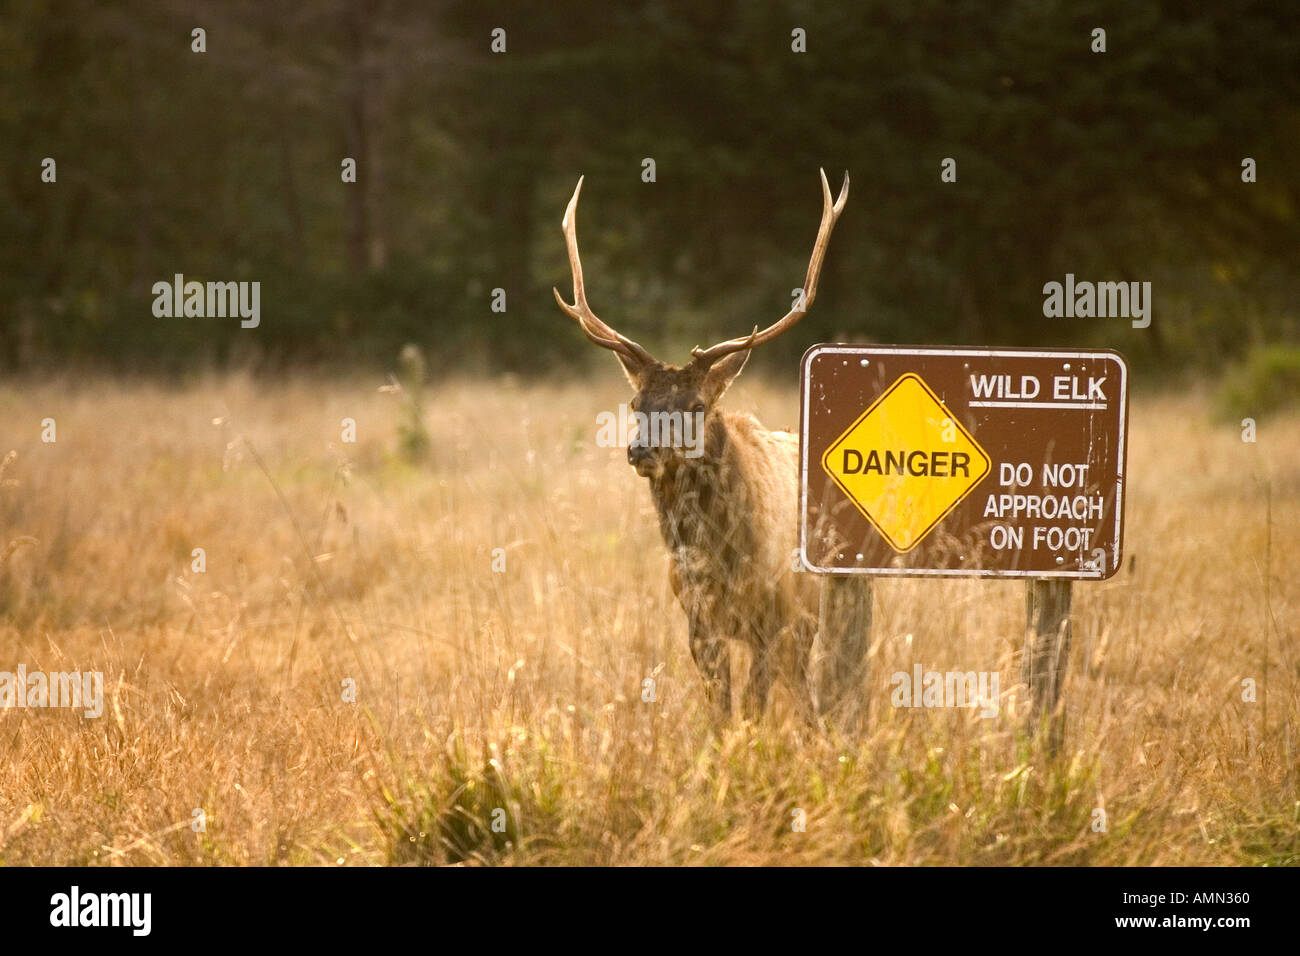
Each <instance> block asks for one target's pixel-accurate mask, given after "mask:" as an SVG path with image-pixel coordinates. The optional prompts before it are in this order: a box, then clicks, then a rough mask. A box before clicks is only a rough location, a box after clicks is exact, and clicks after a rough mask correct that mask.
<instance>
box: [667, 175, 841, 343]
mask: <svg viewBox="0 0 1300 956" xmlns="http://www.w3.org/2000/svg"><path fill="white" fill-rule="evenodd" d="M820 172H821V177H822V220H821V225H820V226H818V227H817V241H816V242H815V243H813V251H812V259H811V260H809V262H808V275H807V277H806V278H805V279H804V283H803V296H802V302H801V303H800V305H801V306H802V308H799V307H796V308H793V309H791V310H790V311H789V312H787V313H786V314H785V317H784V318H782V319H780V320H779V321H777V322H774V323H773V324H771V325H769V326H768V327H767V328H765V329H764V330H763V331H761V332H760V331H759V330H758V328H757V327H755V329H754V331H753V332H751V333H750V334H749V335H746V336H742V337H741V338H738V339H728V340H727V341H725V342H719V343H718V344H717V345H712V346H710V347H709V348H707V349H702V348H699V347H698V346H697V347H695V348H694V349H692V350H691V355H693V356H694V357H695V361H696V362H699V363H700V364H702V365H712V364H713V363H714V362H716V361H717V360H718V359H720V358H722V357H723V356H724V355H730V354H731V353H732V352H743V351H746V350H747V349H752V348H754V347H755V346H757V345H762V344H763V343H764V342H770V341H772V339H774V338H776V337H777V336H778V335H780V334H781V333H782V332H784V331H786V330H787V329H789V328H790V327H791V326H793V325H794V324H795V323H797V322H798V321H799V320H800V319H802V318H803V317H804V314H805V313H806V312H807V311H808V308H809V307H810V306H811V305H812V304H813V298H814V297H815V296H816V295H817V279H818V278H819V277H820V276H821V271H822V259H824V258H825V257H826V247H827V245H829V244H830V241H831V230H832V229H834V228H835V223H836V221H837V220H838V219H839V218H840V213H841V212H842V211H843V210H844V203H845V202H846V201H847V200H848V198H849V174H848V172H845V173H844V185H843V186H841V187H840V195H839V197H838V198H837V199H836V200H835V201H834V202H833V203H832V202H831V186H830V183H828V182H827V181H826V170H824V169H823V170H821V171H820Z"/></svg>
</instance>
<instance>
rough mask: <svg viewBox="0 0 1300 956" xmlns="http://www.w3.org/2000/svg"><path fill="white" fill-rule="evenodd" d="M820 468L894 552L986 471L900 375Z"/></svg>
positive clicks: (914, 379) (927, 398)
mask: <svg viewBox="0 0 1300 956" xmlns="http://www.w3.org/2000/svg"><path fill="white" fill-rule="evenodd" d="M822 467H823V468H824V469H826V473H827V474H828V475H830V476H831V478H832V479H833V480H834V481H835V483H836V484H837V485H839V487H840V490H841V491H843V492H844V493H845V494H846V495H848V496H849V499H850V500H851V501H852V502H853V503H854V504H855V505H857V507H858V510H859V511H861V512H862V514H863V515H864V516H865V517H866V519H867V520H868V521H870V522H871V524H872V526H873V527H874V528H875V529H876V530H877V531H879V532H880V533H881V535H883V536H884V538H885V540H886V541H888V542H889V545H890V547H892V548H893V549H894V550H895V551H898V552H900V553H903V552H907V551H911V550H912V549H913V548H915V547H916V546H917V545H918V544H920V542H921V539H922V538H924V537H925V536H926V535H927V534H929V533H930V532H931V531H932V530H933V529H934V527H935V525H937V524H938V523H939V522H940V521H941V520H943V517H944V516H945V515H946V514H948V512H950V511H952V509H953V508H955V507H956V506H957V503H958V502H960V501H961V500H962V499H963V498H965V497H966V496H967V495H968V494H969V493H970V492H971V490H972V489H973V488H974V487H975V486H976V485H978V484H979V483H980V481H981V480H983V478H984V476H985V475H987V474H988V473H989V456H988V455H986V454H985V453H984V449H983V448H981V447H980V446H979V444H978V443H977V442H976V441H975V439H974V438H973V437H972V436H971V434H970V432H968V431H966V429H965V428H963V427H962V424H961V422H959V421H958V420H957V418H956V416H954V415H953V414H952V413H951V412H949V411H948V409H947V408H945V407H944V404H943V402H941V401H940V400H939V396H937V395H935V394H934V392H933V391H931V390H930V386H928V385H926V384H925V382H924V381H922V380H921V377H920V376H919V375H916V374H915V373H913V372H908V373H907V374H906V375H903V376H900V377H899V379H898V381H896V382H894V384H893V385H891V386H889V388H888V389H886V390H885V393H884V394H883V395H881V396H880V397H879V398H878V399H876V401H875V402H873V403H872V405H871V407H870V408H868V409H867V410H866V411H865V412H863V413H862V414H861V415H860V416H858V420H857V421H855V422H854V423H853V424H852V425H850V426H849V428H848V430H847V431H845V432H844V434H843V435H841V436H840V437H839V438H837V439H836V440H835V441H834V442H833V443H832V444H831V446H830V447H829V448H827V449H826V454H824V455H822Z"/></svg>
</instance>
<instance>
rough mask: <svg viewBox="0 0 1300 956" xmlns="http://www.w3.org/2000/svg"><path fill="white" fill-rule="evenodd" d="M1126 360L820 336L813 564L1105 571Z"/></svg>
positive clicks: (807, 538)
mask: <svg viewBox="0 0 1300 956" xmlns="http://www.w3.org/2000/svg"><path fill="white" fill-rule="evenodd" d="M1127 380H1128V369H1127V366H1126V364H1125V362H1124V359H1123V357H1122V356H1120V355H1119V354H1118V353H1116V352H1112V351H1070V352H1064V351H1063V352H1045V351H1035V350H1029V349H1006V350H998V351H991V350H983V349H909V348H888V347H874V346H873V347H866V346H840V345H819V346H816V347H814V348H813V349H810V350H809V352H808V353H807V354H806V355H805V356H804V360H803V365H802V386H803V387H802V394H803V399H802V406H803V407H802V414H801V429H800V439H801V481H800V499H801V500H800V511H801V521H800V546H801V551H802V558H803V561H804V563H805V565H806V566H807V567H808V568H810V569H811V570H813V571H823V572H832V573H869V574H901V575H907V574H912V575H983V576H1008V577H1017V576H1019V577H1076V578H1093V579H1097V578H1105V577H1109V576H1110V575H1111V574H1113V573H1114V572H1115V571H1116V570H1117V569H1118V567H1119V562H1120V555H1121V551H1120V549H1121V541H1122V529H1123V520H1122V519H1123V465H1124V450H1125V444H1124V442H1125V413H1126V406H1127V389H1128V381H1127Z"/></svg>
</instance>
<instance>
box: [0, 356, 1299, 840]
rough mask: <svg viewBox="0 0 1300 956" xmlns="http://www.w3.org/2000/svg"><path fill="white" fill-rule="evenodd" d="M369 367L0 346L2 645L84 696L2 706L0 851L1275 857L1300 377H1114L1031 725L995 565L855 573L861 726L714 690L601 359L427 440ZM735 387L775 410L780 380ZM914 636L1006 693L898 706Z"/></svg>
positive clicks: (784, 404) (778, 417) (925, 661)
mask: <svg viewBox="0 0 1300 956" xmlns="http://www.w3.org/2000/svg"><path fill="white" fill-rule="evenodd" d="M377 384H379V383H377V382H358V383H342V384H340V383H338V382H331V381H326V380H316V381H307V380H296V381H292V382H290V383H288V384H275V383H270V382H264V381H257V380H253V379H249V378H246V377H240V376H232V377H228V378H220V379H213V380H209V381H204V382H200V383H196V384H195V385H194V386H193V387H189V388H185V389H180V390H169V389H165V388H162V387H158V386H154V385H149V384H123V383H113V382H110V381H89V382H87V381H65V382H39V383H38V382H26V383H21V384H17V385H15V384H12V383H11V384H8V385H4V386H0V456H3V455H4V454H5V453H6V452H8V451H9V450H11V449H12V450H13V451H14V452H15V453H16V454H15V456H14V457H13V458H12V460H11V461H9V463H8V464H7V466H6V467H5V469H4V473H3V476H2V479H0V481H2V482H3V483H2V484H0V646H3V648H4V652H3V654H2V655H0V670H13V669H15V667H16V666H17V665H18V664H24V665H26V667H27V668H28V670H29V671H32V670H38V669H43V670H98V671H102V672H103V673H104V676H105V698H106V703H105V713H104V716H103V718H101V719H98V720H88V719H85V718H84V717H82V715H81V714H80V713H79V712H77V713H73V712H68V711H56V710H44V711H33V710H16V709H15V710H0V750H2V752H3V759H4V765H5V773H4V775H3V778H2V780H0V862H3V863H6V864H11V865H12V864H29V863H35V864H109V865H115V864H267V863H293V864H334V863H344V864H376V863H390V862H391V863H407V862H418V863H438V862H448V861H451V862H454V861H460V860H468V861H487V862H500V863H596V864H638V863H640V864H683V863H712V864H771V863H791V864H823V863H884V864H918V863H923V864H935V863H962V864H971V863H973V864H1003V863H1023V864H1179V863H1191V864H1258V863H1272V864H1282V863H1296V862H1298V861H1300V803H1298V802H1297V766H1296V763H1297V760H1296V752H1297V746H1296V745H1297V741H1296V739H1295V728H1296V717H1297V684H1298V682H1300V672H1298V670H1297V668H1298V667H1300V659H1298V658H1297V653H1296V640H1295V635H1296V621H1297V610H1298V609H1300V576H1298V575H1296V574H1295V572H1294V569H1295V568H1296V567H1297V566H1300V535H1298V534H1297V529H1298V528H1300V419H1298V418H1296V417H1294V416H1293V417H1289V418H1281V419H1277V420H1274V421H1271V422H1265V423H1263V425H1262V428H1261V431H1260V435H1259V442H1258V443H1257V444H1255V445H1249V444H1243V443H1242V442H1241V440H1240V436H1239V433H1238V431H1237V430H1236V429H1232V428H1224V427H1223V426H1219V425H1213V424H1211V422H1210V417H1209V414H1208V410H1207V407H1206V405H1205V403H1204V402H1203V401H1202V400H1201V399H1199V398H1197V397H1195V396H1191V397H1189V396H1178V397H1159V396H1146V395H1138V396H1137V397H1136V398H1135V401H1134V404H1133V411H1132V437H1131V442H1130V457H1131V476H1132V480H1131V484H1130V497H1129V507H1128V521H1127V536H1126V544H1127V552H1128V554H1130V555H1131V556H1132V557H1133V559H1134V560H1135V567H1134V568H1133V569H1132V570H1128V569H1126V570H1125V571H1124V572H1123V573H1121V574H1120V575H1118V576H1116V577H1115V578H1113V579H1111V580H1110V581H1108V582H1105V583H1093V584H1080V585H1077V586H1076V588H1075V618H1074V622H1075V623H1074V628H1075V639H1074V646H1073V653H1072V656H1071V660H1070V675H1069V677H1068V679H1067V683H1066V689H1065V693H1066V699H1067V705H1068V725H1067V732H1066V743H1065V750H1064V752H1063V753H1062V755H1061V756H1060V757H1059V758H1057V759H1051V758H1050V757H1049V756H1048V755H1047V754H1046V753H1045V752H1044V751H1043V750H1042V749H1041V748H1039V747H1037V746H1035V745H1034V744H1033V743H1032V742H1031V741H1027V740H1025V739H1024V737H1023V735H1022V734H1021V733H1020V719H1019V717H1018V716H1016V714H1015V711H1014V706H1015V705H1014V702H1013V700H1012V698H1014V697H1015V696H1016V695H1017V692H1018V689H1017V688H1016V686H1015V683H1016V681H1017V679H1018V676H1019V667H1018V658H1017V653H1018V650H1019V645H1020V639H1021V628H1022V626H1023V615H1024V596H1023V594H1024V592H1023V585H1017V584H1015V583H1011V582H999V583H993V584H979V583H974V582H969V581H926V582H915V581H885V582H883V583H881V584H880V585H879V586H878V589H877V628H876V632H875V643H874V646H873V652H872V672H871V677H870V681H869V686H868V688H867V690H866V692H867V694H868V698H869V701H870V706H871V722H870V727H869V730H868V731H867V732H866V733H865V734H864V735H860V736H855V737H846V736H842V735H839V734H837V733H834V732H824V733H814V732H812V731H810V730H809V729H807V728H805V727H802V726H800V725H799V724H798V723H797V722H795V721H793V720H790V719H787V718H786V714H787V712H788V708H786V707H784V706H782V705H783V702H782V701H780V700H778V701H777V704H776V706H775V708H774V710H773V712H772V713H770V714H769V716H768V718H767V720H765V721H764V722H762V723H761V724H759V725H757V726H745V725H740V726H736V727H733V728H730V729H727V730H725V731H723V732H721V733H716V732H714V731H713V730H712V727H711V723H710V720H709V715H708V711H707V708H706V707H705V703H704V699H703V694H702V689H701V686H700V684H699V680H698V677H697V675H696V671H695V667H694V665H693V663H692V662H691V659H690V655H689V653H688V651H687V647H686V640H685V626H684V621H683V618H682V616H681V614H680V612H679V610H678V608H677V607H676V605H675V604H674V602H673V600H672V596H671V594H670V593H669V590H668V587H667V583H666V575H665V566H666V557H665V554H664V552H663V548H662V546H661V544H660V542H659V539H658V531H657V528H656V526H655V523H654V520H653V516H652V511H651V506H650V502H649V498H648V494H647V492H646V490H645V488H644V487H642V484H641V482H640V481H639V480H638V479H636V478H635V476H634V475H633V473H632V472H631V470H630V469H629V468H627V466H626V465H625V464H624V463H623V460H622V457H623V453H622V451H621V450H619V449H600V448H597V447H595V446H594V442H593V436H594V431H595V415H596V413H597V412H598V411H599V410H601V409H610V408H614V407H615V406H616V404H617V403H618V402H619V401H621V400H623V398H624V397H625V396H624V393H623V390H622V385H621V382H620V380H619V378H618V376H616V374H615V373H614V372H613V370H612V369H611V370H609V371H608V374H602V375H600V376H598V378H597V380H596V383H595V384H589V385H572V386H559V385H549V386H521V385H517V384H514V383H511V382H509V381H493V382H481V383H477V382H474V383H471V382H457V383H451V384H445V385H443V386H441V387H437V388H433V389H431V390H430V391H429V394H428V402H427V412H426V414H427V420H428V423H429V428H430V431H431V433H432V436H433V448H432V452H431V457H430V460H429V461H428V462H427V463H426V464H425V465H422V466H419V467H416V466H412V465H409V464H406V463H404V462H403V460H402V458H401V456H400V453H399V446H400V442H399V437H398V427H399V422H400V421H401V409H400V408H399V404H400V398H399V397H398V396H395V395H392V394H382V393H380V392H378V391H377V389H376V385H377ZM730 402H731V404H732V405H733V406H738V407H749V408H752V409H754V410H756V411H757V412H758V413H759V415H760V417H761V418H763V420H764V421H765V422H766V423H767V424H769V425H771V426H783V425H784V426H788V425H793V424H794V422H795V415H796V411H797V407H796V406H797V396H796V389H795V385H794V382H793V381H782V382H781V383H780V384H779V385H773V384H764V383H762V382H761V381H758V380H746V381H743V382H742V383H741V384H740V385H739V386H738V387H737V388H736V389H735V390H734V392H733V395H732V396H731V398H730ZM47 417H49V418H54V419H55V420H56V422H57V429H58V433H57V434H58V440H57V442H56V443H54V444H43V443H42V442H41V441H40V422H41V420H42V419H43V418H47ZM345 417H351V418H354V419H355V420H356V422H357V430H358V441H357V442H356V444H343V443H341V441H340V420H341V419H343V418H345ZM214 419H219V420H220V422H219V423H218V424H214V422H213V420H214ZM1267 488H1271V498H1272V533H1271V553H1270V554H1269V556H1268V561H1269V567H1270V568H1271V581H1270V583H1269V585H1268V591H1269V596H1268V602H1269V603H1268V606H1266V601H1265V591H1266V583H1265V567H1264V562H1265V555H1266V552H1268V550H1269V544H1268V542H1269V537H1270V536H1269V532H1268V530H1267V525H1266V521H1265V513H1266V503H1265V502H1266V489H1267ZM200 547H201V548H203V549H205V551H206V558H207V571H206V573H204V574H197V573H194V572H193V571H192V570H191V569H190V562H191V557H190V555H191V551H192V549H194V548H200ZM494 548H504V549H505V553H506V570H505V571H504V572H503V573H494V572H493V570H492V552H493V549H494ZM1269 606H1271V614H1272V619H1273V620H1272V621H1270V617H1269ZM914 662H916V663H921V664H922V665H924V666H925V667H927V668H934V669H939V670H947V669H962V670H969V669H975V670H990V669H994V668H996V669H998V670H999V671H1000V674H1001V678H1002V690H1003V693H1004V702H1003V703H1004V709H1003V713H1002V715H1001V716H1000V717H998V718H996V719H989V720H982V719H980V718H979V717H978V716H976V715H974V714H973V713H972V712H969V711H953V710H906V709H904V710H895V709H893V708H891V707H890V706H889V690H890V688H889V675H890V674H891V673H893V672H894V671H898V670H907V671H910V669H911V667H912V664H913V663H914ZM649 676H653V677H654V679H655V681H656V687H657V697H658V699H657V701H656V702H654V703H644V702H642V699H641V688H642V681H643V680H644V679H645V678H647V677H649ZM1248 677H1249V678H1254V679H1255V680H1256V681H1257V682H1258V684H1259V700H1258V702H1257V703H1244V702H1243V701H1242V689H1241V682H1242V679H1243V678H1248ZM346 679H352V680H354V681H355V682H356V687H357V702H356V703H348V702H345V701H344V700H343V699H342V684H343V682H344V681H345V680H346ZM1266 708H1267V709H1266ZM1020 710H1021V712H1023V704H1021V705H1020ZM498 807H499V808H502V809H503V810H504V811H505V814H504V817H503V819H504V820H505V821H506V832H504V833H496V832H493V830H492V829H491V826H490V823H491V820H492V815H493V811H494V810H495V809H496V808H498ZM1098 807H1104V808H1105V811H1106V814H1107V823H1108V826H1107V829H1106V831H1105V832H1094V830H1093V828H1092V822H1093V819H1094V815H1093V811H1094V809H1095V808H1098ZM195 808H202V809H203V810H204V812H205V813H206V820H207V827H206V831H205V832H201V833H195V832H193V830H192V829H191V826H190V823H191V819H192V813H193V811H194V809H195ZM799 809H801V810H803V811H805V812H806V821H807V822H806V829H804V830H803V831H802V832H799V831H798V830H796V828H795V827H794V823H795V815H794V812H795V811H796V810H799Z"/></svg>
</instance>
